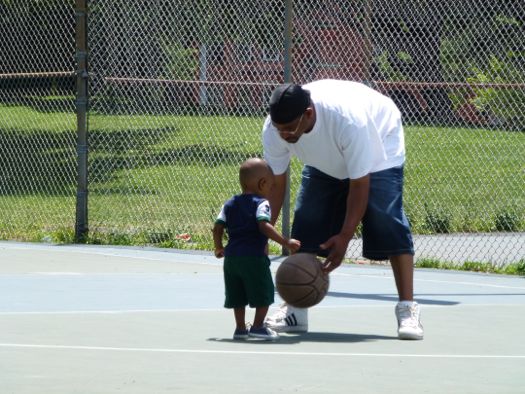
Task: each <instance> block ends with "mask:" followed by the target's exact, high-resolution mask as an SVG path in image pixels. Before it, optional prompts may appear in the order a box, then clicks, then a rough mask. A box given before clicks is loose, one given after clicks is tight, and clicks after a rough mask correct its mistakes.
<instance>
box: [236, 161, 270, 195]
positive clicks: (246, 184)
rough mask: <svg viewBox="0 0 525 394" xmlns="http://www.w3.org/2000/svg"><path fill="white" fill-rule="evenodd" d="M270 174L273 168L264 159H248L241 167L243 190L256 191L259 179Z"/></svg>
mask: <svg viewBox="0 0 525 394" xmlns="http://www.w3.org/2000/svg"><path fill="white" fill-rule="evenodd" d="M269 174H272V169H271V168H270V166H269V165H268V163H266V161H264V160H263V159H259V158H256V157H254V158H251V159H248V160H246V161H245V162H244V163H242V164H241V168H240V169H239V182H240V183H241V188H242V190H243V191H246V190H251V191H256V190H257V189H258V184H259V180H260V179H261V178H264V177H266V176H268V175H269Z"/></svg>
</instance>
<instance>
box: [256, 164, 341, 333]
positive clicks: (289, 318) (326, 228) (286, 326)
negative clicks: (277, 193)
mask: <svg viewBox="0 0 525 394" xmlns="http://www.w3.org/2000/svg"><path fill="white" fill-rule="evenodd" d="M347 194H348V181H341V180H339V179H336V178H332V177H330V176H328V175H326V174H324V173H322V172H321V171H319V170H316V169H315V168H313V167H309V166H305V168H304V169H303V173H302V176H301V186H300V188H299V192H298V193H297V199H296V202H295V213H294V222H293V226H292V238H295V239H298V240H300V241H301V249H300V250H299V252H302V253H312V254H315V255H321V254H323V253H325V252H326V251H323V250H321V249H320V247H319V245H321V244H322V243H323V242H326V240H328V239H329V238H330V237H331V236H332V235H335V234H337V233H338V232H339V231H340V229H341V226H342V224H343V220H344V217H345V212H346V196H347ZM325 256H326V254H325ZM265 323H266V325H267V326H268V327H270V328H272V329H274V330H275V331H278V332H306V331H308V309H302V308H294V307H292V306H290V305H287V304H286V303H285V304H282V305H281V307H280V308H279V310H278V311H277V312H275V313H274V314H273V315H271V316H268V317H267V318H266V321H265Z"/></svg>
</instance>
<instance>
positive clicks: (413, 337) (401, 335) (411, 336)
mask: <svg viewBox="0 0 525 394" xmlns="http://www.w3.org/2000/svg"><path fill="white" fill-rule="evenodd" d="M397 337H398V338H399V339H403V340H412V341H419V340H421V339H423V334H421V335H418V334H409V333H406V332H405V333H403V332H398V333H397Z"/></svg>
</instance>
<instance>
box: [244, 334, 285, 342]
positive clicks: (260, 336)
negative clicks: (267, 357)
mask: <svg viewBox="0 0 525 394" xmlns="http://www.w3.org/2000/svg"><path fill="white" fill-rule="evenodd" d="M250 338H256V339H262V340H265V341H276V340H278V339H279V337H268V336H266V335H257V334H250Z"/></svg>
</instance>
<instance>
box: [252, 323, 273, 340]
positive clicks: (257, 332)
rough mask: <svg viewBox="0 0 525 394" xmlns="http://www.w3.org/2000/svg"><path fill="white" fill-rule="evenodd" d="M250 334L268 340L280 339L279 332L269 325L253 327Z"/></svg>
mask: <svg viewBox="0 0 525 394" xmlns="http://www.w3.org/2000/svg"><path fill="white" fill-rule="evenodd" d="M248 335H249V336H250V337H251V338H258V339H264V340H266V341H274V340H276V339H279V334H277V333H276V332H275V331H274V330H272V329H270V328H268V327H264V326H262V327H251V328H250V332H249V333H248Z"/></svg>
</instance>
